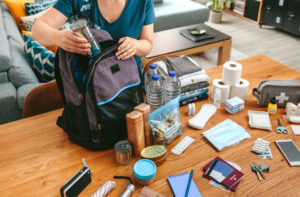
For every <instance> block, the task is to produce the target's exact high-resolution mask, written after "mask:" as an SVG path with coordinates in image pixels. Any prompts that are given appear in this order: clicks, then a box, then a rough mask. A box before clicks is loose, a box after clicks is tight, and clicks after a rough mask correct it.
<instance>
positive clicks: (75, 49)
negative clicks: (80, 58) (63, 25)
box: [57, 30, 91, 55]
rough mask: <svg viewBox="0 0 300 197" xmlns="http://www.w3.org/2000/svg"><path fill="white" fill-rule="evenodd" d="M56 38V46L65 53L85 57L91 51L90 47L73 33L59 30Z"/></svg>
mask: <svg viewBox="0 0 300 197" xmlns="http://www.w3.org/2000/svg"><path fill="white" fill-rule="evenodd" d="M57 36H58V40H57V41H58V46H59V47H61V48H62V49H64V50H66V51H69V52H72V53H79V54H82V55H86V54H87V53H89V52H90V51H91V45H90V44H89V43H88V41H87V40H86V39H85V38H83V37H80V36H78V35H76V34H75V33H74V32H73V31H70V30H60V31H59V33H58V35H57Z"/></svg>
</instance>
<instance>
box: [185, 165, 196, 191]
mask: <svg viewBox="0 0 300 197" xmlns="http://www.w3.org/2000/svg"><path fill="white" fill-rule="evenodd" d="M193 173H194V170H191V173H190V178H189V182H188V185H187V187H186V191H185V197H188V196H189V191H190V186H191V182H192V178H193Z"/></svg>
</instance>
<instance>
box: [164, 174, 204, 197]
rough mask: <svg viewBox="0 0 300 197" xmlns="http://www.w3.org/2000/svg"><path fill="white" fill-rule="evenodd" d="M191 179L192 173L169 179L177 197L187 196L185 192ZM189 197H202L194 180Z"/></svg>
mask: <svg viewBox="0 0 300 197" xmlns="http://www.w3.org/2000/svg"><path fill="white" fill-rule="evenodd" d="M189 177H190V173H189V172H186V173H183V174H178V175H174V176H169V177H168V178H167V179H168V182H169V184H170V187H171V189H172V191H173V194H174V196H175V197H184V196H185V191H186V188H187V185H188V181H189ZM188 196H189V197H202V195H201V193H200V191H199V190H198V188H197V186H196V184H195V182H194V180H193V179H192V180H191V186H190V191H189V195H188Z"/></svg>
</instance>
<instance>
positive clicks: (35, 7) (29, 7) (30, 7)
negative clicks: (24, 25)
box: [25, 0, 57, 15]
mask: <svg viewBox="0 0 300 197" xmlns="http://www.w3.org/2000/svg"><path fill="white" fill-rule="evenodd" d="M56 1H57V0H44V1H38V2H35V3H25V8H26V12H27V15H33V14H37V13H39V12H42V11H44V10H47V9H48V8H50V7H51V6H53V5H54V3H55V2H56Z"/></svg>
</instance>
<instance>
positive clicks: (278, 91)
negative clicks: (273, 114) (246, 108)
mask: <svg viewBox="0 0 300 197" xmlns="http://www.w3.org/2000/svg"><path fill="white" fill-rule="evenodd" d="M252 94H253V96H255V97H256V98H257V103H258V105H259V106H262V107H267V106H268V104H269V102H270V100H271V98H273V97H275V98H276V100H277V107H285V106H286V104H287V103H288V102H292V103H294V104H297V103H299V102H300V81H298V80H273V79H266V80H263V81H261V82H260V83H259V86H258V87H257V88H253V89H252Z"/></svg>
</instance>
